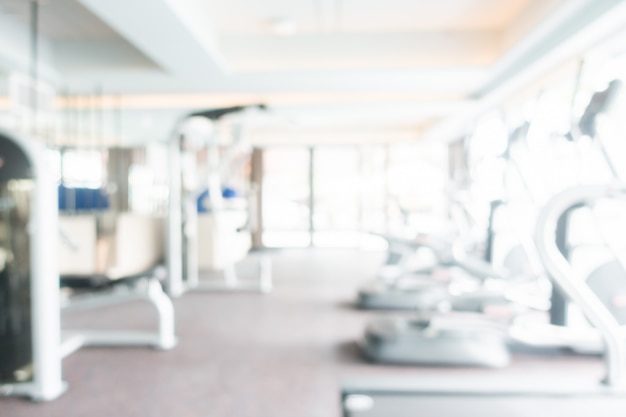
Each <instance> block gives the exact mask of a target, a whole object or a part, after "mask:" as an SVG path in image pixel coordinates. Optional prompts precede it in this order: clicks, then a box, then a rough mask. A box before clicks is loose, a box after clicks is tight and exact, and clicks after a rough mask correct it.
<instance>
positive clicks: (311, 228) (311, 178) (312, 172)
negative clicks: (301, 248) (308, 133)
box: [309, 146, 315, 246]
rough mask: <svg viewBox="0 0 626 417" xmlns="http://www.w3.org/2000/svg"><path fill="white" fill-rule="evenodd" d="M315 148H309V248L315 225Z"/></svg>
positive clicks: (311, 243)
mask: <svg viewBox="0 0 626 417" xmlns="http://www.w3.org/2000/svg"><path fill="white" fill-rule="evenodd" d="M314 176H315V148H314V147H313V146H311V147H310V148H309V246H314V242H313V234H314V233H315V224H314V223H313V212H314V210H315V202H314V200H315V179H314Z"/></svg>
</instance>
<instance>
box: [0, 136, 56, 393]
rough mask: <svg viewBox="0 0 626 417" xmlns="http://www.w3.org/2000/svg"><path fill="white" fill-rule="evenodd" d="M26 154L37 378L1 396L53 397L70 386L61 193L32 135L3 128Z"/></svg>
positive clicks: (0, 389)
mask: <svg viewBox="0 0 626 417" xmlns="http://www.w3.org/2000/svg"><path fill="white" fill-rule="evenodd" d="M0 136H3V137H5V138H6V139H8V140H11V141H13V142H14V143H15V144H16V145H17V146H19V148H20V149H21V150H22V151H23V152H24V153H25V155H26V156H27V157H28V159H29V162H30V164H31V169H32V174H33V181H34V184H35V186H34V188H33V190H32V192H31V219H30V221H31V223H30V225H29V230H28V234H29V235H30V266H31V306H32V316H31V317H32V332H33V334H32V344H33V346H32V349H33V369H34V374H33V380H32V381H31V382H28V383H16V384H5V385H2V386H0V395H12V396H26V397H30V398H32V399H34V400H37V401H47V400H53V399H55V398H57V397H59V396H60V395H61V394H62V393H63V392H64V391H65V389H66V384H65V382H63V380H62V377H61V351H60V346H61V343H60V342H61V315H60V293H59V276H58V272H57V271H58V265H57V256H56V253H55V251H53V250H50V249H51V248H55V247H56V242H57V240H58V238H57V234H58V203H57V200H58V195H57V193H56V186H55V184H54V182H53V178H54V176H53V175H50V173H49V172H48V168H47V164H46V161H45V156H44V152H43V147H42V146H40V145H39V144H38V143H36V142H35V141H33V140H29V139H26V138H23V137H21V136H19V135H15V134H10V133H8V132H5V131H0Z"/></svg>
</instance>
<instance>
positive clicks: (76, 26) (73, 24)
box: [0, 0, 118, 40]
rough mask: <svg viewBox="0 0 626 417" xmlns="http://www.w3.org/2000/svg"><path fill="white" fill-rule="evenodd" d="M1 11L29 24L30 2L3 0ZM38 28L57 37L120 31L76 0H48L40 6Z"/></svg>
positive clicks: (108, 34) (104, 35)
mask: <svg viewBox="0 0 626 417" xmlns="http://www.w3.org/2000/svg"><path fill="white" fill-rule="evenodd" d="M0 13H4V14H7V15H9V16H12V17H14V18H15V19H17V20H18V21H20V22H22V23H23V24H25V25H30V3H29V2H28V1H25V0H0ZM39 29H40V32H41V34H42V35H43V36H45V37H46V38H48V39H51V40H57V39H93V38H114V37H118V35H117V33H116V32H115V31H114V30H113V29H111V28H110V27H109V26H107V25H106V24H105V23H104V22H102V21H101V20H100V19H98V18H97V17H96V16H94V15H93V14H92V13H91V12H89V11H88V10H87V9H86V8H85V7H83V6H82V5H81V4H80V3H78V2H77V1H75V0H48V1H45V2H42V3H41V6H40V8H39Z"/></svg>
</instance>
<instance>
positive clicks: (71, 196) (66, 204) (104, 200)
mask: <svg viewBox="0 0 626 417" xmlns="http://www.w3.org/2000/svg"><path fill="white" fill-rule="evenodd" d="M110 207H111V203H110V201H109V196H108V195H107V194H106V192H105V191H104V190H103V189H101V188H70V187H66V186H64V185H59V211H67V210H71V211H94V210H107V209H109V208H110Z"/></svg>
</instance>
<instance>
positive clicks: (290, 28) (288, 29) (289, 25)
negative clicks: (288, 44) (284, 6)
mask: <svg viewBox="0 0 626 417" xmlns="http://www.w3.org/2000/svg"><path fill="white" fill-rule="evenodd" d="M270 29H271V30H272V32H273V33H274V34H276V35H281V36H288V35H293V34H295V33H296V32H297V30H298V26H297V25H296V22H295V21H294V20H293V19H292V18H290V17H275V18H273V19H271V20H270Z"/></svg>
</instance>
